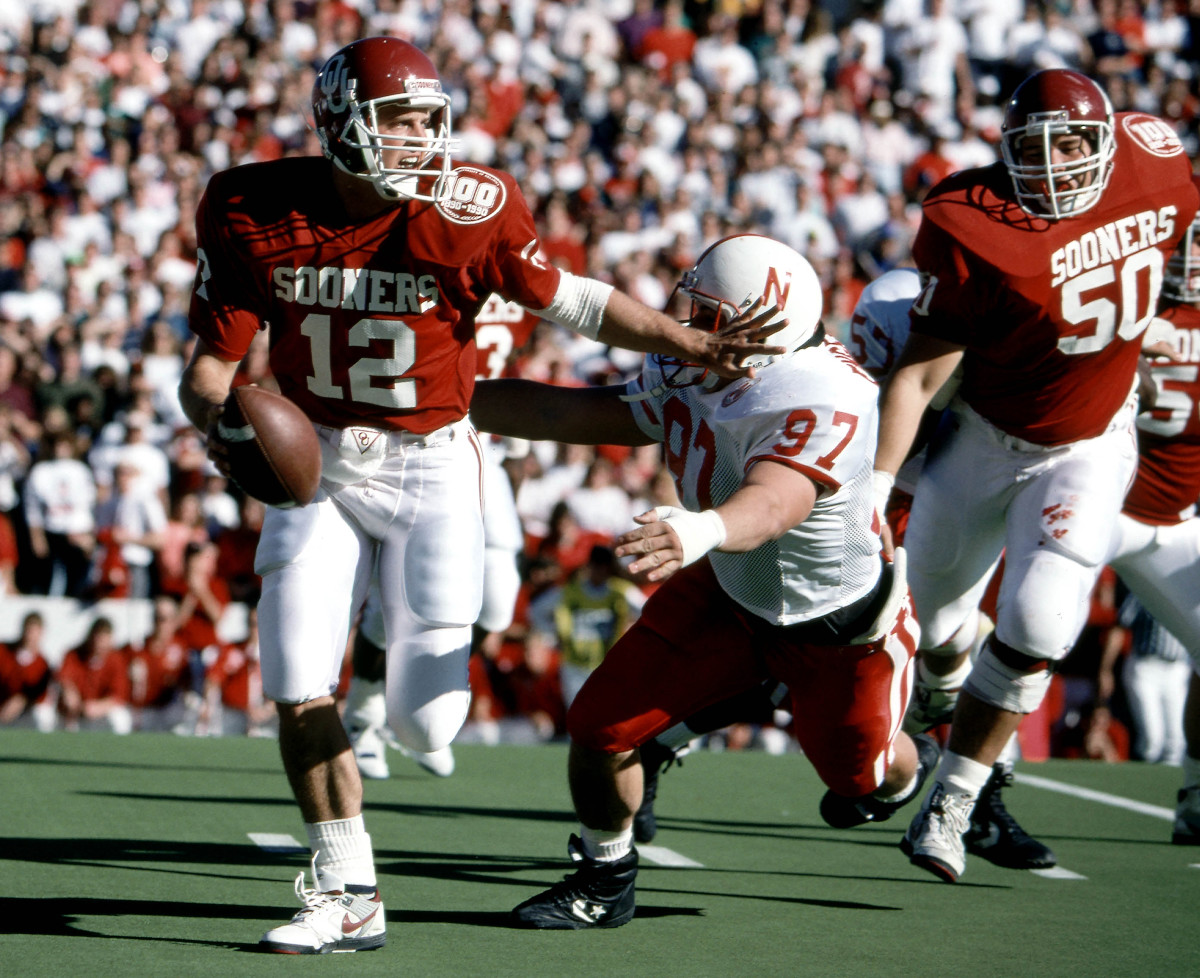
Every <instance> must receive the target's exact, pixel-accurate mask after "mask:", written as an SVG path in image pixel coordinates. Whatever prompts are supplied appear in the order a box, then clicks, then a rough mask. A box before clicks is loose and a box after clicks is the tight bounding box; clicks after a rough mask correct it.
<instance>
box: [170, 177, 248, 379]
mask: <svg viewBox="0 0 1200 978" xmlns="http://www.w3.org/2000/svg"><path fill="white" fill-rule="evenodd" d="M226 186H227V184H226V183H225V181H223V180H221V179H220V175H218V176H216V177H214V178H213V179H212V181H211V182H210V183H209V186H208V189H207V190H206V191H205V193H204V196H203V197H202V198H201V199H200V206H199V208H198V209H197V211H196V240H197V255H196V257H197V268H196V283H195V287H194V289H193V292H192V301H191V307H190V309H189V311H188V326H189V327H190V328H191V330H192V332H193V333H195V334H196V335H197V336H199V337H200V338H201V339H202V340H204V342H205V343H206V344H207V345H208V346H209V347H211V348H212V350H213V351H214V352H215V353H217V354H218V355H219V356H220V357H222V358H223V359H225V360H229V361H238V360H241V359H242V357H244V356H245V355H246V351H247V350H248V349H249V348H250V341H251V340H253V339H254V336H255V334H256V333H257V332H258V330H259V329H260V328H261V327H262V323H263V321H264V320H265V319H266V318H267V313H266V308H267V306H266V297H265V296H264V295H263V290H262V288H261V286H260V285H259V283H258V282H257V281H256V280H255V279H254V277H253V275H252V274H251V271H250V270H251V268H252V267H253V263H252V262H251V260H250V258H249V255H248V254H246V253H245V252H244V250H243V248H242V246H241V244H240V242H241V241H243V240H244V239H245V233H244V231H242V230H239V231H238V232H237V233H235V232H234V230H233V222H232V221H231V220H230V218H229V215H228V214H227V213H226V212H225V211H226V208H225V206H224V205H225V203H226V202H225V201H224V200H223V198H222V196H221V193H222V190H223V189H224V188H225V187H226Z"/></svg>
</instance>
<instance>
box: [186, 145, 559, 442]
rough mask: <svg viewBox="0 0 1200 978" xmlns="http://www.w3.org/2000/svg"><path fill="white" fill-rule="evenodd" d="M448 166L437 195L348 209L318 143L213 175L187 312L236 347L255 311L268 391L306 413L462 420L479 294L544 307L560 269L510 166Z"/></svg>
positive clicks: (244, 342)
mask: <svg viewBox="0 0 1200 978" xmlns="http://www.w3.org/2000/svg"><path fill="white" fill-rule="evenodd" d="M452 179H453V184H452V187H451V190H450V194H449V199H448V202H446V203H442V204H438V205H436V206H435V205H432V204H423V203H418V202H407V203H404V204H401V205H400V206H398V207H396V208H394V209H392V210H389V211H387V212H385V213H384V214H382V215H380V216H379V217H376V218H374V219H373V220H370V221H366V222H359V223H352V222H350V221H349V220H347V218H346V217H345V215H344V213H343V212H342V208H341V205H340V203H339V201H338V199H337V197H336V194H335V192H334V189H333V182H332V177H331V170H330V164H329V163H328V162H327V161H326V160H324V159H321V158H319V157H299V158H289V159H282V160H275V161H273V162H270V163H261V164H250V165H247V166H240V167H235V168H233V169H231V170H225V171H223V172H221V173H218V174H216V175H215V176H214V177H213V178H212V180H211V181H210V182H209V185H208V188H207V190H206V191H205V194H204V197H203V198H202V200H201V202H200V207H199V209H198V211H197V215H196V233H197V239H198V246H199V251H198V258H199V267H198V269H197V275H196V286H195V290H194V292H193V295H192V304H191V311H190V314H189V325H190V326H191V328H192V330H193V331H194V332H195V333H196V334H197V335H198V336H199V337H201V338H202V339H203V340H204V341H205V342H206V343H207V344H208V345H209V346H210V347H211V348H212V349H213V350H214V351H215V352H216V353H217V354H218V355H219V356H221V357H223V358H224V359H227V360H240V359H241V358H242V357H243V356H244V355H245V353H246V350H247V349H248V348H249V345H250V341H251V340H252V339H253V338H254V334H255V333H256V332H257V330H258V329H260V328H261V327H262V326H263V325H264V324H268V323H269V324H270V326H271V371H272V373H273V374H274V375H275V378H276V379H277V380H278V382H279V387H280V390H281V391H282V392H283V393H284V394H285V395H286V396H288V397H289V398H291V399H292V400H293V401H295V402H296V403H297V404H298V405H300V407H301V408H302V409H303V410H304V412H305V413H306V414H307V415H308V416H309V417H310V418H312V419H313V420H314V421H316V422H318V423H320V424H325V425H330V426H333V427H347V426H349V425H352V424H368V425H372V426H375V427H380V428H389V429H406V430H409V431H415V432H417V433H420V434H424V433H427V432H430V431H433V430H435V429H437V428H440V427H442V426H443V425H446V424H448V423H450V422H453V421H457V420H459V419H460V418H463V417H464V416H465V415H466V413H467V407H468V405H469V404H470V400H471V392H472V389H473V387H474V377H475V368H476V364H475V321H476V316H477V314H478V312H479V310H480V308H481V307H482V306H483V304H484V302H485V300H486V299H487V298H488V296H489V295H491V293H493V292H499V293H500V294H501V295H502V296H504V297H505V298H506V299H511V300H513V301H516V302H518V303H520V304H521V305H523V306H527V307H529V308H533V309H544V308H545V307H547V306H549V305H550V302H551V300H552V299H553V298H554V293H555V291H556V290H557V288H558V282H559V272H558V270H557V269H555V268H552V267H550V266H549V265H547V264H546V263H545V262H544V261H542V260H541V259H540V258H539V257H538V254H537V252H538V241H537V232H536V230H535V228H534V224H533V217H532V215H531V214H530V212H529V207H528V205H527V204H526V202H525V200H524V198H523V197H522V196H521V192H520V190H519V188H518V187H517V184H516V181H515V180H513V178H512V177H511V176H509V175H508V174H506V173H502V172H501V171H498V170H493V169H490V168H487V167H480V166H474V165H467V164H458V165H456V166H455V167H454V175H453V178H452Z"/></svg>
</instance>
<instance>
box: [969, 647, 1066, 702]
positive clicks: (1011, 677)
mask: <svg viewBox="0 0 1200 978" xmlns="http://www.w3.org/2000/svg"><path fill="white" fill-rule="evenodd" d="M1050 665H1051V663H1050V661H1049V660H1046V661H1045V663H1044V665H1042V666H1040V667H1037V668H1034V669H1032V670H1029V669H1019V668H1016V667H1015V666H1012V665H1009V664H1007V663H1005V662H1001V661H1000V659H999V658H997V656H996V652H995V650H994V648H993V643H992V642H987V643H986V644H985V645H984V647H983V651H981V652H980V653H979V658H978V660H976V662H975V666H974V668H972V670H971V675H970V676H968V677H967V681H966V683H965V684H964V685H963V688H964V689H965V690H966V691H967V692H968V693H970V694H971V695H972V696H974V697H975V698H976V699H979V700H983V702H985V703H989V704H991V705H992V706H994V707H997V708H998V709H1001V710H1007V711H1008V712H1009V713H1032V712H1033V711H1034V710H1036V709H1037V708H1038V707H1039V706H1041V705H1042V700H1043V699H1044V698H1045V696H1046V690H1047V689H1048V688H1049V686H1050Z"/></svg>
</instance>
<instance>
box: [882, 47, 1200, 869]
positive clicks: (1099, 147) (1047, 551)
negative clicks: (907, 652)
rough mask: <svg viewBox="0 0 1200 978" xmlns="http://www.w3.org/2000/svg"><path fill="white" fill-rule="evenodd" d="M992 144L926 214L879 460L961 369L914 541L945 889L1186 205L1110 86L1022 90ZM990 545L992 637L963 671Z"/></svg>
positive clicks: (1084, 532) (1034, 655)
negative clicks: (944, 700)
mask: <svg viewBox="0 0 1200 978" xmlns="http://www.w3.org/2000/svg"><path fill="white" fill-rule="evenodd" d="M1001 148H1002V154H1003V161H1002V162H998V163H995V164H993V165H991V166H988V167H982V168H978V169H973V170H966V171H962V172H960V173H958V174H955V175H952V176H950V177H948V178H947V179H945V180H943V181H942V182H941V183H940V184H939V185H938V186H936V187H935V188H934V189H933V191H932V192H931V193H930V194H929V196H928V197H927V198H926V200H925V202H924V204H923V218H922V222H921V227H920V229H919V230H918V234H917V239H916V241H915V242H914V246H913V254H914V257H915V259H916V262H917V265H918V267H919V268H920V270H921V272H922V275H923V282H924V289H923V291H922V293H921V295H920V296H919V297H918V298H917V300H916V302H915V303H914V304H913V310H912V316H911V318H912V333H911V335H910V337H909V341H908V343H907V345H906V347H905V350H904V353H903V354H902V356H901V359H900V363H899V365H898V367H897V370H896V372H895V374H894V375H893V378H892V380H891V382H890V383H889V385H888V387H887V389H886V390H885V392H884V396H883V400H882V406H881V420H880V438H879V448H878V451H877V455H876V469H877V470H878V472H877V479H878V480H879V481H880V482H882V483H883V484H884V485H886V484H887V483H888V481H889V480H890V478H891V477H893V476H894V475H895V473H896V471H897V470H898V468H899V466H900V464H901V463H902V462H903V461H904V458H905V457H906V455H907V454H908V451H909V446H910V445H911V444H912V441H913V437H914V435H915V433H916V429H917V425H918V424H919V421H920V418H921V416H922V414H923V413H924V411H925V408H926V405H927V404H928V403H929V400H930V397H931V396H932V395H933V393H934V392H935V391H937V390H938V388H940V387H941V385H942V384H943V383H944V382H945V380H946V379H947V378H948V377H949V376H950V374H951V373H952V372H953V371H954V369H955V368H956V367H957V366H958V365H959V363H960V362H961V363H962V365H963V381H962V386H961V388H960V391H959V395H958V396H957V397H956V398H955V400H954V401H953V402H952V404H951V411H952V413H953V423H952V424H950V425H943V426H942V428H941V429H940V432H939V437H938V438H937V439H936V440H935V442H934V443H933V444H932V445H931V446H930V448H929V451H928V455H927V458H926V462H925V465H924V467H923V469H922V472H921V476H920V479H919V481H918V483H917V488H916V493H915V496H914V500H913V509H912V514H911V517H910V519H909V524H908V530H907V534H906V537H905V546H906V547H907V549H908V550H909V552H910V563H911V580H912V591H913V598H914V600H915V602H916V607H917V615H918V619H919V621H920V622H921V628H922V636H923V637H922V657H923V660H924V661H926V662H928V663H929V665H930V667H931V669H932V670H933V671H934V672H936V673H938V674H941V675H947V676H954V674H955V672H956V671H959V670H963V671H966V670H969V673H968V675H967V678H966V682H965V683H964V684H963V688H962V692H961V694H960V695H959V697H958V701H957V706H956V707H955V710H954V715H953V720H952V725H951V729H950V740H949V743H948V749H947V751H946V752H945V753H944V754H943V757H942V761H941V764H940V766H939V768H938V774H937V777H936V779H935V780H934V783H933V785H932V787H931V789H930V792H929V795H928V796H927V798H926V799H925V803H924V805H923V806H922V809H921V811H920V812H919V813H918V815H917V816H916V818H915V819H914V820H913V822H912V824H911V826H910V827H909V830H908V832H907V834H906V835H905V837H904V840H903V841H902V848H903V849H904V850H905V851H906V852H907V853H908V854H909V856H910V859H911V860H912V862H913V863H914V864H916V865H918V866H921V867H922V868H925V869H927V870H929V871H930V872H932V873H934V874H935V875H937V876H938V877H939V878H941V879H943V880H945V881H947V882H954V881H955V880H957V878H958V877H959V876H960V875H961V874H962V872H963V870H964V868H965V865H966V854H965V851H964V843H963V834H964V833H965V832H966V831H967V828H968V824H969V822H968V820H969V816H970V813H971V810H972V808H973V806H974V804H975V802H976V799H977V798H978V797H979V794H980V792H981V790H982V789H983V787H984V785H985V784H986V783H987V780H988V778H989V777H990V776H991V774H992V765H993V764H994V763H995V762H996V760H997V758H998V756H999V754H1000V752H1001V750H1002V749H1003V747H1004V745H1005V744H1006V743H1007V741H1008V739H1009V737H1010V736H1011V735H1012V733H1013V732H1014V731H1015V730H1016V728H1017V726H1018V724H1019V722H1020V720H1021V717H1022V716H1023V715H1024V714H1026V713H1029V712H1032V711H1033V710H1034V709H1036V708H1037V707H1038V705H1039V704H1040V703H1041V701H1042V699H1043V697H1044V695H1045V690H1046V687H1047V685H1048V682H1049V675H1050V673H1049V666H1050V665H1051V663H1052V662H1054V661H1055V660H1057V659H1060V658H1062V657H1063V656H1065V655H1066V654H1067V652H1068V650H1069V649H1070V648H1071V646H1072V645H1073V644H1074V642H1075V640H1076V638H1077V636H1078V634H1079V632H1080V629H1081V628H1082V625H1083V622H1084V616H1085V614H1086V609H1087V599H1088V595H1089V594H1090V592H1091V589H1092V587H1093V585H1094V584H1095V581H1096V578H1097V575H1098V573H1099V570H1100V568H1101V567H1102V566H1103V564H1104V560H1105V557H1106V552H1105V550H1106V545H1107V541H1108V538H1109V536H1110V527H1111V526H1112V525H1113V523H1114V521H1115V519H1116V516H1117V513H1118V512H1119V511H1120V508H1121V501H1122V499H1123V498H1124V495H1125V491H1126V489H1127V488H1128V485H1129V482H1130V480H1131V479H1132V478H1133V474H1134V468H1135V465H1136V445H1135V441H1134V437H1133V419H1134V414H1135V411H1136V397H1135V394H1134V391H1135V380H1136V377H1135V375H1136V365H1137V360H1138V356H1139V353H1140V346H1141V336H1142V333H1143V332H1144V330H1145V329H1146V325H1147V324H1148V323H1149V321H1150V319H1151V317H1152V316H1153V314H1154V311H1155V308H1156V305H1157V301H1158V291H1159V286H1160V284H1161V281H1162V276H1163V267H1164V265H1165V263H1166V259H1167V257H1168V256H1169V255H1170V254H1171V252H1172V251H1173V250H1174V248H1175V246H1176V245H1177V244H1178V242H1179V240H1180V238H1181V237H1182V236H1183V234H1184V232H1185V231H1186V230H1187V227H1188V225H1189V224H1190V223H1191V221H1192V218H1193V216H1194V215H1195V213H1196V205H1197V200H1198V197H1197V192H1196V190H1195V188H1194V187H1193V186H1192V182H1191V167H1190V164H1189V162H1188V159H1187V157H1186V155H1185V154H1184V151H1183V147H1182V145H1181V144H1180V142H1179V140H1178V138H1177V137H1176V135H1175V133H1174V130H1172V129H1171V127H1170V126H1168V125H1167V124H1166V123H1164V122H1162V121H1161V120H1159V119H1156V118H1154V117H1153V116H1149V115H1146V114H1144V113H1140V112H1132V113H1121V114H1120V115H1119V116H1116V117H1114V115H1113V112H1112V107H1111V105H1110V103H1109V101H1108V98H1107V96H1106V95H1105V94H1104V92H1103V91H1102V90H1101V89H1100V87H1099V86H1098V85H1097V84H1096V83H1095V82H1093V81H1091V80H1090V79H1089V78H1087V77H1085V76H1083V75H1080V74H1078V73H1077V72H1073V71H1069V70H1066V69H1048V70H1045V71H1041V72H1038V73H1036V74H1034V75H1032V76H1031V77H1030V78H1028V79H1026V80H1025V81H1024V82H1023V83H1022V84H1021V85H1020V86H1018V88H1017V90H1016V92H1015V93H1014V94H1013V96H1012V98H1011V99H1010V100H1009V103H1008V106H1007V109H1006V113H1005V117H1004V124H1003V128H1002V143H1001ZM1002 551H1003V552H1004V553H1005V573H1004V577H1003V581H1002V583H1001V587H1000V592H999V599H998V603H997V618H996V628H995V631H994V632H992V634H991V635H990V636H989V638H988V639H987V641H986V642H985V643H984V645H983V649H982V651H981V653H980V655H979V657H978V659H977V660H976V662H975V663H974V665H973V666H971V665H969V664H968V665H963V663H964V662H965V660H966V653H967V650H968V649H969V647H970V644H971V642H972V641H973V640H974V639H975V636H976V633H977V621H978V605H979V600H980V597H981V595H982V592H983V589H984V587H985V586H986V585H987V582H988V580H989V578H990V577H991V575H992V573H993V571H994V569H995V567H996V564H997V562H998V560H999V557H1000V554H1001V552H1002ZM951 683H953V684H954V685H957V681H954V680H951V681H948V682H947V685H950V684H951Z"/></svg>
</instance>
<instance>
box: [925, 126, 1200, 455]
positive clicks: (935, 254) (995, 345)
mask: <svg viewBox="0 0 1200 978" xmlns="http://www.w3.org/2000/svg"><path fill="white" fill-rule="evenodd" d="M1115 130H1116V137H1117V139H1116V141H1117V151H1116V157H1115V159H1114V162H1113V171H1112V176H1111V178H1110V180H1109V184H1108V187H1107V188H1106V189H1105V191H1104V194H1103V196H1102V197H1101V199H1100V201H1099V203H1097V204H1096V205H1095V206H1094V207H1093V208H1092V209H1091V210H1088V211H1086V212H1084V213H1083V214H1080V215H1079V216H1078V217H1072V218H1067V219H1064V220H1061V221H1046V220H1042V219H1040V218H1034V217H1030V216H1029V215H1028V214H1026V213H1025V212H1024V211H1022V210H1021V209H1020V207H1018V206H1017V203H1016V201H1015V198H1014V196H1013V189H1012V182H1011V180H1010V179H1009V175H1008V172H1007V170H1006V169H1005V168H1004V164H1002V163H995V164H993V165H991V166H988V167H980V168H977V169H972V170H964V171H962V172H960V173H956V174H954V175H953V176H951V177H949V178H947V179H946V180H943V181H942V182H941V183H939V184H938V185H937V186H936V187H935V188H934V189H933V191H932V192H931V193H930V194H929V196H928V197H927V198H926V200H925V202H924V204H923V216H922V221H921V227H920V230H919V231H918V233H917V238H916V241H915V242H914V243H913V255H914V257H915V258H916V262H917V266H918V267H919V268H920V270H921V272H922V273H923V274H924V275H925V276H928V278H927V279H926V280H925V289H924V291H923V292H922V293H921V295H920V296H918V298H917V299H916V301H915V302H914V303H913V310H912V313H911V319H912V329H913V331H915V332H918V333H925V334H927V335H930V336H935V337H938V338H941V339H944V340H947V341H949V342H951V343H957V344H960V345H962V346H964V347H966V353H965V355H964V358H963V382H962V386H961V388H960V394H961V396H962V397H963V399H964V400H965V401H966V402H967V403H968V404H970V405H971V407H972V408H974V409H975V410H976V411H977V412H979V414H981V415H982V416H983V417H985V418H986V419H987V420H988V421H990V422H991V423H992V424H994V425H996V427H998V428H1000V429H1001V430H1003V431H1006V432H1008V433H1009V434H1012V435H1016V436H1017V437H1020V438H1024V439H1026V440H1027V441H1032V442H1037V443H1039V444H1042V445H1060V444H1065V443H1068V442H1072V441H1077V440H1079V439H1082V438H1090V437H1094V436H1095V435H1098V434H1100V433H1101V432H1103V431H1104V429H1105V428H1106V427H1107V425H1108V423H1109V421H1110V420H1111V419H1112V417H1113V415H1115V414H1116V412H1117V411H1118V409H1119V408H1120V407H1121V405H1122V403H1124V401H1125V399H1126V397H1127V396H1128V394H1129V391H1130V389H1131V388H1132V386H1133V378H1134V373H1135V371H1136V367H1137V357H1138V352H1139V349H1140V345H1141V336H1142V333H1143V331H1144V330H1145V328H1146V326H1147V325H1148V324H1149V322H1150V319H1151V317H1152V316H1153V315H1154V313H1155V310H1156V309H1157V306H1158V294H1159V288H1160V286H1161V284H1162V279H1163V269H1164V267H1165V264H1166V260H1167V258H1168V256H1169V255H1170V254H1171V252H1172V251H1173V250H1174V249H1175V246H1176V245H1177V244H1178V243H1179V241H1180V239H1181V238H1182V237H1183V234H1184V232H1185V231H1186V230H1187V228H1188V225H1189V224H1191V221H1192V217H1193V215H1194V214H1195V212H1196V207H1197V202H1198V197H1197V193H1196V189H1195V187H1194V186H1193V185H1192V169H1191V163H1190V161H1189V160H1188V158H1187V156H1186V155H1185V153H1184V150H1183V146H1182V144H1181V143H1180V142H1179V140H1178V138H1177V137H1176V136H1175V132H1174V130H1173V129H1171V127H1170V126H1168V125H1167V124H1166V123H1165V122H1163V121H1161V120H1160V119H1156V118H1154V117H1153V116H1149V115H1145V114H1144V113H1140V112H1134V113H1119V114H1118V115H1117V117H1116V122H1115Z"/></svg>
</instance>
